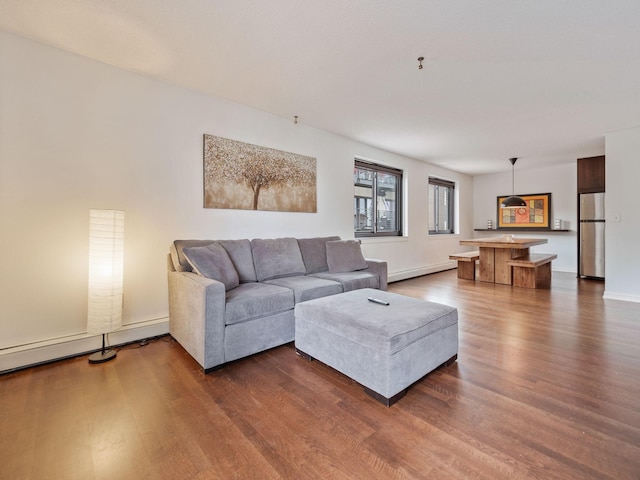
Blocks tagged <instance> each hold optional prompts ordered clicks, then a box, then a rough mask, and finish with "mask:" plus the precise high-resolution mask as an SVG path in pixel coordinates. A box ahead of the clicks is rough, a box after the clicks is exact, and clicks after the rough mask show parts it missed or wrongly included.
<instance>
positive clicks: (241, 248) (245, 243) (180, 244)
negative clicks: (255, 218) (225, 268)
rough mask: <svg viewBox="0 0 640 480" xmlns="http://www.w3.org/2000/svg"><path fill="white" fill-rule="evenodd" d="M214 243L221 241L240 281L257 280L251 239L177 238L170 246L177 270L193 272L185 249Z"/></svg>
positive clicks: (174, 266)
mask: <svg viewBox="0 0 640 480" xmlns="http://www.w3.org/2000/svg"><path fill="white" fill-rule="evenodd" d="M212 243H219V244H220V245H222V247H223V248H224V249H225V250H226V251H227V254H228V255H229V258H230V259H231V262H232V263H233V266H234V267H235V269H236V272H237V273H238V278H239V280H240V283H248V282H255V281H257V278H256V270H255V268H253V255H252V254H251V242H249V240H247V239H244V240H175V241H174V242H173V243H172V244H171V247H170V250H171V261H172V263H173V268H175V270H176V271H177V272H191V271H193V268H192V267H191V264H190V263H189V261H188V260H187V257H185V256H184V249H185V248H189V247H205V246H207V245H211V244H212Z"/></svg>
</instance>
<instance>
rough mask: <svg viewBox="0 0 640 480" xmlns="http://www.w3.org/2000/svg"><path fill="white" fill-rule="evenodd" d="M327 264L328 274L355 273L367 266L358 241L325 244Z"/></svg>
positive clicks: (339, 241) (338, 241)
mask: <svg viewBox="0 0 640 480" xmlns="http://www.w3.org/2000/svg"><path fill="white" fill-rule="evenodd" d="M327 264H328V265H329V273H345V272H355V271H356V270H364V269H366V268H367V267H368V266H369V265H367V261H366V260H365V259H364V255H362V250H361V248H360V241H359V240H337V241H332V242H327Z"/></svg>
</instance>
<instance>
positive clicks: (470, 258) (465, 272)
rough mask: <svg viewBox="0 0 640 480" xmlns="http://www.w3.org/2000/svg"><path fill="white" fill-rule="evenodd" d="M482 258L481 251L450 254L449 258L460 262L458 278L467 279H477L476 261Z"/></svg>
mask: <svg viewBox="0 0 640 480" xmlns="http://www.w3.org/2000/svg"><path fill="white" fill-rule="evenodd" d="M478 259H480V252H463V253H454V254H453V255H449V260H456V261H457V262H458V278H464V279H466V280H475V279H476V261H477V260H478Z"/></svg>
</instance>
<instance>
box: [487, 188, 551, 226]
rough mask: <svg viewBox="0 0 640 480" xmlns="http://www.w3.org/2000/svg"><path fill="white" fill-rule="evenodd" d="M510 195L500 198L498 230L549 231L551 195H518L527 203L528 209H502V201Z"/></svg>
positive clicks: (498, 204)
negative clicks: (524, 229)
mask: <svg viewBox="0 0 640 480" xmlns="http://www.w3.org/2000/svg"><path fill="white" fill-rule="evenodd" d="M508 196H509V195H503V196H501V197H498V203H497V209H498V210H497V215H496V218H497V219H498V230H499V229H501V228H505V229H507V228H508V229H510V230H512V229H514V228H527V229H530V228H540V229H546V230H549V228H550V224H549V218H550V214H551V194H550V193H536V194H530V195H518V196H519V197H522V199H523V200H524V201H525V202H526V204H527V206H526V207H520V208H500V204H501V203H502V201H503V200H504V199H505V198H507V197H508Z"/></svg>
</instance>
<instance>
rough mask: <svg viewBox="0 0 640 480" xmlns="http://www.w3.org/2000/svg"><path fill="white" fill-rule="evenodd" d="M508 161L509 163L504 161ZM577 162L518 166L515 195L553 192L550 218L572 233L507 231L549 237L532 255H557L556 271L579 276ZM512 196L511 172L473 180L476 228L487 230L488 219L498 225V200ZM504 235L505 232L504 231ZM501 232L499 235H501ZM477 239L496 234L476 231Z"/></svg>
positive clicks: (516, 168)
mask: <svg viewBox="0 0 640 480" xmlns="http://www.w3.org/2000/svg"><path fill="white" fill-rule="evenodd" d="M505 161H506V160H505ZM576 165H577V162H576V159H573V160H571V159H568V160H567V163H563V164H558V165H553V166H549V167H544V168H536V169H528V170H524V169H519V168H518V164H517V163H516V166H515V190H516V191H515V193H516V194H520V195H526V194H533V193H551V219H550V223H551V226H552V227H553V225H554V221H555V219H556V218H559V219H562V220H563V223H564V228H565V229H569V230H571V231H570V232H540V233H537V232H529V231H528V232H522V233H518V232H508V233H509V234H514V235H516V236H522V237H531V238H547V239H548V243H546V244H544V245H539V246H536V247H533V248H532V249H531V251H532V252H540V253H555V254H557V255H558V258H557V260H554V261H553V263H552V268H553V270H556V271H563V272H572V273H577V248H578V247H577V228H578V224H577V218H576V216H577V204H576V202H577V179H576V176H577V172H576ZM510 194H511V169H509V172H506V173H497V174H488V175H478V176H475V177H473V225H474V228H487V220H493V224H494V228H495V226H496V225H497V217H496V214H497V212H496V211H497V197H498V196H503V195H510ZM501 233H502V232H501ZM501 233H500V234H501ZM475 234H476V235H475V236H476V237H487V236H491V235H497V234H499V233H498V232H496V233H491V234H489V233H488V232H475Z"/></svg>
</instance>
